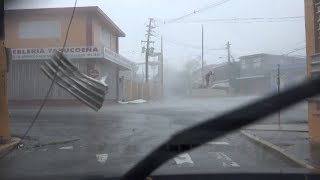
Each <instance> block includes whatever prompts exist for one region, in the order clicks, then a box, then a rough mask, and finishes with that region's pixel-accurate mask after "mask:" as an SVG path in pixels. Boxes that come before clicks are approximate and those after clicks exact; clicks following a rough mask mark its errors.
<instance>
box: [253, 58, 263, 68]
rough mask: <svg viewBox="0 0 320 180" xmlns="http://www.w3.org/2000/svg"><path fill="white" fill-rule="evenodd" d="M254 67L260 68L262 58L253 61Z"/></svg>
mask: <svg viewBox="0 0 320 180" xmlns="http://www.w3.org/2000/svg"><path fill="white" fill-rule="evenodd" d="M253 67H254V68H260V67H261V60H260V59H257V60H255V61H254V62H253Z"/></svg>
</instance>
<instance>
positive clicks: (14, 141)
mask: <svg viewBox="0 0 320 180" xmlns="http://www.w3.org/2000/svg"><path fill="white" fill-rule="evenodd" d="M20 141H21V139H20V138H11V140H10V141H9V142H8V143H6V144H0V158H1V157H2V156H5V155H6V153H8V152H9V151H11V150H12V149H13V148H15V147H16V146H17V145H18V144H19V143H20Z"/></svg>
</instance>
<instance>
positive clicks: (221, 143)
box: [208, 142, 230, 146]
mask: <svg viewBox="0 0 320 180" xmlns="http://www.w3.org/2000/svg"><path fill="white" fill-rule="evenodd" d="M208 144H210V145H227V146H228V145H230V144H229V143H228V142H208Z"/></svg>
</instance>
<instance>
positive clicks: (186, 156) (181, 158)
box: [174, 153, 194, 165]
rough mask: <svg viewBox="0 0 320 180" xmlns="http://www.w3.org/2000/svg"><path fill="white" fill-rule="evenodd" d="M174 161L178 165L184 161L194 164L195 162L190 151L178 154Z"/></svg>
mask: <svg viewBox="0 0 320 180" xmlns="http://www.w3.org/2000/svg"><path fill="white" fill-rule="evenodd" d="M174 161H175V162H176V164H178V165H180V164H184V163H189V164H194V162H193V161H192V159H191V157H190V155H189V154H188V153H184V154H180V155H178V156H177V157H175V158H174Z"/></svg>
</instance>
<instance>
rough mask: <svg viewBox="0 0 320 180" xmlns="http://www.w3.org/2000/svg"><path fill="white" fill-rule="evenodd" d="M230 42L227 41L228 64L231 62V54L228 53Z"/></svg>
mask: <svg viewBox="0 0 320 180" xmlns="http://www.w3.org/2000/svg"><path fill="white" fill-rule="evenodd" d="M230 46H231V44H230V42H229V41H228V43H227V50H228V63H229V64H230V63H231V54H230Z"/></svg>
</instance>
